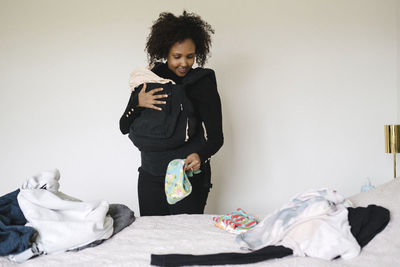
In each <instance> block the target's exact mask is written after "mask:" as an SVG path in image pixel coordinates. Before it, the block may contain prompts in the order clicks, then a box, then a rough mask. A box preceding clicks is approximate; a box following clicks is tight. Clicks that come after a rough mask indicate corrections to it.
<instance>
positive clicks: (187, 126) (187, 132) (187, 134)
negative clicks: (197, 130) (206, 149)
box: [185, 118, 189, 142]
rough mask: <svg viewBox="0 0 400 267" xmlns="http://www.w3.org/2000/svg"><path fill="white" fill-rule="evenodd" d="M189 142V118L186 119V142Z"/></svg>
mask: <svg viewBox="0 0 400 267" xmlns="http://www.w3.org/2000/svg"><path fill="white" fill-rule="evenodd" d="M187 141H189V118H186V137H185V142H187Z"/></svg>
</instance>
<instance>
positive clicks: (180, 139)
mask: <svg viewBox="0 0 400 267" xmlns="http://www.w3.org/2000/svg"><path fill="white" fill-rule="evenodd" d="M208 75H209V76H210V78H211V79H212V81H214V82H215V74H214V71H213V70H211V69H203V68H196V69H193V70H191V71H190V72H189V73H188V74H187V75H186V76H185V77H184V78H183V80H182V83H181V84H172V83H167V84H160V83H147V87H146V92H148V91H150V90H152V89H155V88H160V87H162V88H163V89H164V90H163V91H161V92H158V93H157V94H167V95H168V97H167V98H166V99H161V100H163V101H166V104H165V105H160V106H159V107H161V108H162V110H161V111H160V110H155V109H151V108H145V109H143V110H142V111H141V112H140V115H139V116H138V117H137V118H135V120H134V121H133V123H132V124H131V126H130V130H129V138H130V139H131V140H132V142H133V144H134V145H135V146H136V147H137V148H138V149H139V150H140V151H146V152H156V151H166V150H171V149H175V148H178V147H180V146H182V145H184V144H185V143H187V142H188V141H189V140H190V139H191V138H192V137H193V136H194V134H195V133H196V127H197V125H198V121H197V119H196V116H195V111H194V108H193V104H192V103H191V101H190V100H189V99H188V98H187V97H186V88H187V87H188V86H190V85H192V84H194V83H196V82H198V81H199V80H200V79H201V78H203V77H205V76H208ZM142 88H143V84H142V85H140V86H139V88H138V89H137V90H141V89H142Z"/></svg>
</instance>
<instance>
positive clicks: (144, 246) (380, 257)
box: [0, 180, 400, 267]
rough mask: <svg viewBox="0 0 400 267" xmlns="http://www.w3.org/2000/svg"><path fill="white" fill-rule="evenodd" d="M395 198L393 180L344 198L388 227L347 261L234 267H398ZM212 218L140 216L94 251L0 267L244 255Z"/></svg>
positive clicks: (399, 225)
mask: <svg viewBox="0 0 400 267" xmlns="http://www.w3.org/2000/svg"><path fill="white" fill-rule="evenodd" d="M399 196H400V182H399V181H398V180H393V181H390V182H388V183H386V184H383V185H381V186H379V187H377V188H375V189H372V190H369V191H367V192H364V193H360V194H357V195H355V196H352V197H349V199H350V200H351V201H352V202H353V204H354V205H355V206H367V205H368V204H377V205H381V206H383V207H386V208H388V209H389V210H390V212H391V221H390V222H389V224H388V226H387V227H386V228H385V229H384V230H383V231H382V232H381V233H380V234H378V235H377V236H376V237H375V238H374V239H373V240H372V241H371V242H370V243H369V244H368V245H367V246H366V247H364V248H363V249H362V251H361V254H360V255H359V256H357V257H356V258H354V259H352V260H342V259H337V260H334V261H325V260H319V259H314V258H303V257H294V256H288V257H285V258H282V259H274V260H268V261H264V262H260V263H256V264H247V265H235V266H271V267H289V266H300V267H301V266H307V267H309V266H322V267H323V266H344V267H346V266H349V267H350V266H363V267H364V266H371V267H375V266H376V267H378V266H379V267H381V266H400V256H399V252H400V218H398V217H399V214H400V201H399ZM212 217H213V215H176V216H154V217H139V218H137V219H136V221H135V222H134V223H133V224H132V225H130V226H129V227H127V228H125V229H124V230H123V231H122V232H120V233H119V234H117V235H115V236H114V237H112V238H111V239H109V240H107V241H106V242H104V243H103V244H101V245H99V246H97V247H94V248H87V249H85V250H82V251H79V252H66V253H60V254H52V255H46V256H40V257H37V258H34V259H31V260H29V261H27V262H25V263H23V264H16V263H13V262H11V261H9V260H8V258H6V257H1V258H0V266H48V267H54V266H91V267H92V266H149V265H150V255H151V254H152V253H153V254H168V253H183V254H212V253H220V252H243V251H241V250H240V249H239V247H238V245H237V244H236V243H235V235H233V234H230V233H228V232H225V231H223V230H221V229H219V228H217V227H215V226H213V221H212Z"/></svg>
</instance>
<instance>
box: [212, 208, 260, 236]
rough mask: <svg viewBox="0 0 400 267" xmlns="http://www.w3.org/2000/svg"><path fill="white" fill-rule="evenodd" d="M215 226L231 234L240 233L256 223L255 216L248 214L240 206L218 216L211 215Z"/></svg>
mask: <svg viewBox="0 0 400 267" xmlns="http://www.w3.org/2000/svg"><path fill="white" fill-rule="evenodd" d="M213 221H214V222H215V224H214V225H215V226H217V227H218V228H221V229H223V230H226V231H228V232H230V233H233V234H241V233H244V232H246V231H247V230H249V229H251V228H253V227H254V226H256V225H257V223H258V220H257V218H255V217H253V216H250V215H248V214H247V213H246V212H245V211H244V210H242V209H241V208H238V209H236V211H233V212H231V213H228V214H226V215H223V216H220V217H213Z"/></svg>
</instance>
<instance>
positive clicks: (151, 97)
mask: <svg viewBox="0 0 400 267" xmlns="http://www.w3.org/2000/svg"><path fill="white" fill-rule="evenodd" d="M146 87H147V84H146V83H145V84H143V88H142V90H140V92H139V94H138V106H139V107H143V108H152V109H155V110H161V108H159V107H157V106H156V104H157V105H163V104H164V105H165V104H166V103H167V102H166V101H161V100H158V99H160V98H167V97H168V95H166V94H164V95H161V94H160V95H156V93H157V92H161V91H162V90H164V89H163V88H155V89H152V90H150V91H148V92H146Z"/></svg>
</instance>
